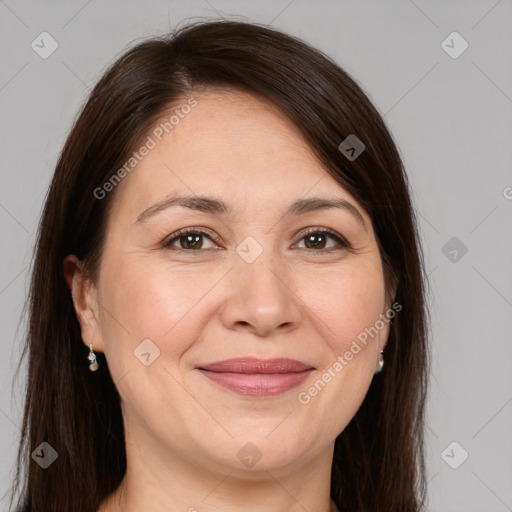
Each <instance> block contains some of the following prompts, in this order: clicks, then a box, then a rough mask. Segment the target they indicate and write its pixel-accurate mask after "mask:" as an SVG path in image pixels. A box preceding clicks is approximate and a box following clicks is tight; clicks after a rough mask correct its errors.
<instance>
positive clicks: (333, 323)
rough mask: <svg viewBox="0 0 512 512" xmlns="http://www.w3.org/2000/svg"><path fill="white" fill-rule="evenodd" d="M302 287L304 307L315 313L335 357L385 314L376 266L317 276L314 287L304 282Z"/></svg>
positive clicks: (379, 275) (313, 316)
mask: <svg viewBox="0 0 512 512" xmlns="http://www.w3.org/2000/svg"><path fill="white" fill-rule="evenodd" d="M301 288H302V293H301V296H302V300H303V302H304V304H305V305H306V306H307V307H308V308H309V309H310V310H311V311H312V312H314V313H315V314H314V315H312V318H316V319H317V326H318V327H317V328H318V329H319V330H321V332H322V334H323V338H324V339H325V340H326V341H327V343H328V344H329V346H330V348H331V349H332V350H333V351H334V352H335V353H336V354H340V353H344V352H345V351H346V350H348V348H349V346H350V344H351V343H352V341H353V340H355V339H357V337H358V336H359V335H361V333H364V332H365V329H368V328H370V327H371V326H373V325H374V324H375V322H376V321H377V320H378V319H379V317H380V314H381V313H383V312H384V307H385V290H384V280H383V274H382V271H381V268H380V265H377V264H375V265H364V266H363V265H357V266H353V267H352V268H349V267H346V268H344V269H343V270H342V271H340V272H338V273H334V272H330V273H329V274H327V273H326V274H325V275H323V276H322V275H316V276H315V279H314V284H311V281H304V282H303V284H302V285H301ZM360 338H364V335H362V336H360ZM370 339H371V338H370Z"/></svg>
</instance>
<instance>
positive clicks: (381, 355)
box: [375, 350, 384, 373]
mask: <svg viewBox="0 0 512 512" xmlns="http://www.w3.org/2000/svg"><path fill="white" fill-rule="evenodd" d="M382 368H384V352H383V351H382V350H381V351H380V352H379V362H378V363H377V368H376V369H375V373H380V372H381V371H382Z"/></svg>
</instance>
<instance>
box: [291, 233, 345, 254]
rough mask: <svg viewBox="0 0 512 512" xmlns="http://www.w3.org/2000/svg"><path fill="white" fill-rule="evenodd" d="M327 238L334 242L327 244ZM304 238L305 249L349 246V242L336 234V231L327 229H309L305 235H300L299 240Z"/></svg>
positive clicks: (327, 249) (328, 248) (329, 248)
mask: <svg viewBox="0 0 512 512" xmlns="http://www.w3.org/2000/svg"><path fill="white" fill-rule="evenodd" d="M329 239H331V240H334V242H335V243H334V244H331V245H327V244H328V243H329ZM302 240H304V241H305V242H304V245H305V247H299V248H301V249H302V248H305V249H316V250H322V249H324V250H326V251H329V250H332V249H336V248H337V247H338V248H340V247H341V248H350V244H349V243H348V242H347V241H346V240H344V239H343V238H342V237H340V236H338V235H337V234H336V233H334V232H332V231H331V230H327V229H315V230H311V231H310V232H309V233H306V235H305V236H303V237H302V239H301V241H302Z"/></svg>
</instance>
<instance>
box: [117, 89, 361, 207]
mask: <svg viewBox="0 0 512 512" xmlns="http://www.w3.org/2000/svg"><path fill="white" fill-rule="evenodd" d="M191 100H192V101H191ZM184 105H194V106H193V107H190V108H185V107H183V106H184ZM177 111H178V112H177ZM150 139H151V142H149V141H150ZM145 143H147V145H148V146H152V147H151V149H150V150H149V151H148V152H147V154H146V155H145V156H144V157H143V158H141V159H140V161H138V163H137V164H136V166H135V167H134V170H133V171H132V172H130V173H129V176H128V177H127V178H126V179H125V180H123V182H122V183H121V187H119V188H120V189H122V190H118V191H117V192H118V194H119V195H120V198H119V199H118V198H116V202H117V201H118V200H121V202H126V201H127V200H129V203H130V205H131V207H132V208H138V209H140V208H144V206H146V205H147V203H149V202H152V201H158V200H161V199H162V198H163V197H165V196H167V195H169V194H171V193H175V192H186V193H188V194H204V195H206V194H208V195H214V196H219V197H224V198H225V200H226V201H227V202H233V203H234V208H235V209H236V208H237V203H238V206H239V207H241V206H243V207H244V208H249V207H251V205H253V206H255V205H257V204H262V203H264V204H266V205H267V207H268V208H271V207H272V205H274V204H275V205H280V204H281V202H290V199H296V198H297V197H302V196H305V195H306V194H310V193H312V194H313V195H319V194H324V195H325V194H329V195H330V196H332V195H333V194H336V195H337V196H340V197H345V198H347V199H350V198H352V196H351V195H350V194H349V193H348V192H347V191H346V190H344V189H343V188H342V186H341V185H340V184H339V183H338V182H337V181H336V180H335V179H334V178H333V177H332V176H331V175H330V174H329V173H328V172H327V170H326V169H325V168H324V166H323V165H322V163H321V162H320V161H319V160H318V159H317V157H316V156H315V155H314V153H313V151H312V150H311V148H310V147H309V145H308V144H307V142H306V140H305V139H304V137H303V135H302V133H301V131H300V130H299V128H298V127H297V126H296V125H295V124H294V123H293V122H292V121H291V120H290V119H289V118H288V117H286V116H285V115H284V114H283V113H282V112H281V111H280V110H279V108H278V107H277V106H275V105H274V104H273V103H272V102H270V101H269V100H267V99H265V98H263V97H261V96H260V95H256V94H253V93H248V92H245V91H239V90H220V91H219V90H210V91H208V90H207V91H197V92H196V93H191V94H190V96H187V97H184V98H181V99H180V100H179V101H178V102H176V103H175V104H174V105H173V106H172V107H170V108H169V109H168V110H167V111H166V112H165V113H164V114H163V115H162V117H161V118H160V119H159V120H158V121H157V122H156V123H155V125H154V126H153V127H152V128H151V129H150V130H149V132H148V134H146V136H145V137H144V138H143V140H142V142H141V145H143V144H145ZM352 200H353V202H356V201H355V200H354V199H353V198H352Z"/></svg>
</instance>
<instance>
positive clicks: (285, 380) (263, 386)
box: [196, 358, 315, 397]
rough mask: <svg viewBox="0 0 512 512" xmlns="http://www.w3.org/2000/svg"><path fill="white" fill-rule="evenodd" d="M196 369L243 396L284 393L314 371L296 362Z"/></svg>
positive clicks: (238, 362)
mask: <svg viewBox="0 0 512 512" xmlns="http://www.w3.org/2000/svg"><path fill="white" fill-rule="evenodd" d="M196 369H197V370H198V371H199V372H200V373H201V374H202V375H204V376H205V377H207V378H208V379H210V380H211V381H213V382H215V383H216V384H218V385H219V386H222V387H224V388H227V389H229V390H231V391H234V392H236V393H238V394H239V395H243V396H250V397H264V396H273V395H278V394H281V393H284V392H286V391H288V390H290V389H292V388H294V387H296V386H298V385H299V384H301V383H302V382H303V381H304V380H305V379H306V378H307V377H309V375H311V373H312V372H313V371H314V370H315V368H314V367H313V366H311V365H308V364H306V363H303V362H301V361H297V360H294V359H284V358H280V359H257V358H238V359H228V360H225V361H217V362H215V363H211V364H205V365H199V366H197V367H196Z"/></svg>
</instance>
